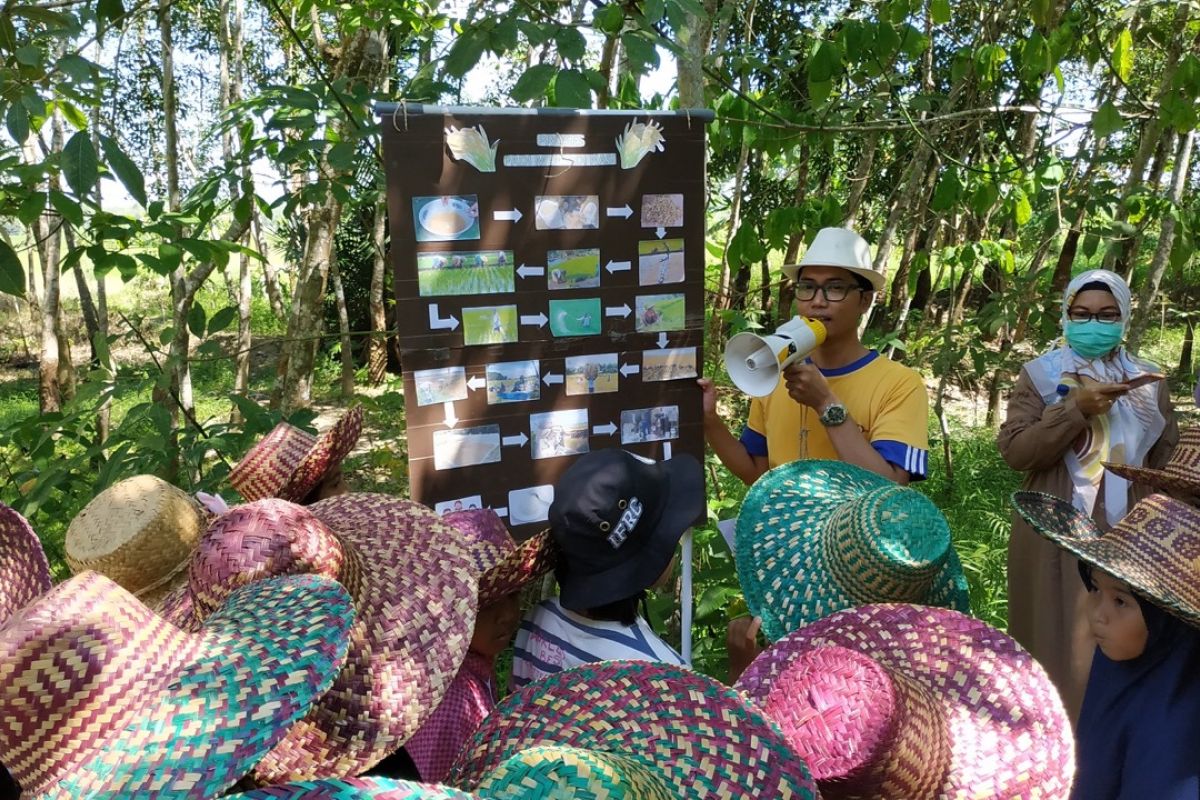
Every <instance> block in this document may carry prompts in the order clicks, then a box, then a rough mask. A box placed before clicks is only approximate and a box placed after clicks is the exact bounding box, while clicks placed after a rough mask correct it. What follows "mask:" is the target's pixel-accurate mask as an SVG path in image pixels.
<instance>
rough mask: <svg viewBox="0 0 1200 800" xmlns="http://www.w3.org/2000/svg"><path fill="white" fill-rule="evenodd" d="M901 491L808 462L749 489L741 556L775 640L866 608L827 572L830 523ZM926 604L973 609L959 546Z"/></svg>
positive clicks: (866, 473)
mask: <svg viewBox="0 0 1200 800" xmlns="http://www.w3.org/2000/svg"><path fill="white" fill-rule="evenodd" d="M798 485H799V486H800V487H801V488H796V487H797V486H798ZM894 486H896V484H895V483H894V482H893V481H890V480H888V479H887V478H885V477H883V476H882V475H877V474H876V473H874V472H871V471H870V470H866V469H862V468H859V467H855V466H854V465H852V464H845V463H843V462H840V461H820V460H815V459H806V460H801V461H793V462H791V463H789V464H784V465H782V466H779V467H776V468H775V469H773V470H771V471H770V472H767V473H766V474H764V475H763V476H762V477H760V478H759V479H758V480H757V481H755V483H754V485H753V486H751V487H750V490H749V491H748V492H747V493H746V497H745V500H743V502H742V510H741V513H740V514H739V516H738V522H737V531H736V536H737V539H736V542H737V547H736V552H735V556H734V559H735V563H736V565H737V571H738V579H739V581H740V582H741V585H742V591H743V593H744V595H745V598H746V605H747V606H748V607H749V609H750V611H751V612H752V613H753V614H754V615H755V616H757V617H760V618H761V619H762V630H763V634H764V635H765V636H766V637H767V638H768V639H778V638H780V637H781V636H783V635H784V634H786V633H788V632H790V631H794V630H796V629H797V628H800V627H803V626H804V625H807V624H809V623H810V622H815V621H816V620H818V619H821V618H822V617H826V616H829V615H830V614H832V613H834V612H835V611H841V610H842V609H845V608H852V607H853V606H857V605H861V604H862V602H861V600H859V599H857V598H854V597H852V596H851V595H849V594H848V593H847V592H846V591H845V590H843V589H842V588H841V587H840V585H839V583H838V581H837V580H836V579H835V577H834V575H833V574H832V573H831V572H830V570H829V568H828V565H827V563H826V560H825V558H824V548H823V541H824V538H825V533H824V530H825V525H826V523H827V522H828V521H829V519H830V517H832V516H833V514H834V513H835V512H836V511H837V510H838V508H839V507H840V506H841V505H843V504H845V503H848V502H850V501H852V500H854V499H855V498H856V497H859V496H861V495H862V494H864V493H866V492H869V491H872V490H875V489H880V488H885V487H894ZM938 519H939V520H940V522H941V525H942V526H943V528H944V530H943V531H940V532H941V533H943V534H944V535H945V536H946V538H947V540H950V529H949V526H948V525H947V524H946V522H945V520H944V518H941V517H940V515H939V516H938ZM871 599H872V601H874V602H891V601H896V600H898V599H900V598H896V597H876V598H871ZM904 599H911V598H904ZM920 602H922V603H923V604H925V605H931V606H942V607H946V608H953V609H955V610H957V611H963V612H967V613H969V612H970V610H971V604H970V596H969V593H968V587H967V579H966V576H965V575H964V574H963V570H962V563H961V562H960V561H959V558H958V554H957V553H956V552H955V550H954V546H953V543H951V544H950V546H949V548H948V549H947V552H946V559H945V563H944V564H943V565H942V567H941V569H940V570H939V572H938V574H937V575H936V576H935V577H934V579H933V581H932V583H931V584H930V589H929V593H928V594H927V595H926V596H925V597H923V598H921V599H920Z"/></svg>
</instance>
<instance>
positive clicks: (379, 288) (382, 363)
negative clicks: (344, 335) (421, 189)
mask: <svg viewBox="0 0 1200 800" xmlns="http://www.w3.org/2000/svg"><path fill="white" fill-rule="evenodd" d="M386 248H387V194H386V193H385V192H384V191H383V188H382V187H381V189H380V193H379V198H378V199H377V200H376V201H375V213H374V220H373V225H372V226H371V338H370V339H368V340H367V359H366V360H367V380H368V381H370V383H371V385H372V386H378V385H379V384H381V383H383V379H384V377H385V376H386V374H387V306H386V304H385V303H384V290H383V287H384V286H385V285H386V279H387V266H388V262H387V250H386Z"/></svg>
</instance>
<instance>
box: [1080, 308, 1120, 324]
mask: <svg viewBox="0 0 1200 800" xmlns="http://www.w3.org/2000/svg"><path fill="white" fill-rule="evenodd" d="M1067 319H1069V320H1071V322H1091V321H1092V320H1096V321H1097V322H1103V323H1104V324H1106V325H1116V324H1117V323H1118V322H1120V321H1121V312H1120V311H1114V310H1105V311H1097V312H1096V313H1094V314H1093V313H1092V312H1091V311H1085V310H1083V309H1077V308H1072V309H1071V310H1069V311H1068V312H1067Z"/></svg>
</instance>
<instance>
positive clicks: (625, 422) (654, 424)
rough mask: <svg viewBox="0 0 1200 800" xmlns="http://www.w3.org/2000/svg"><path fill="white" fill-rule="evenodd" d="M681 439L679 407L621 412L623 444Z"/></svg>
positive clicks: (660, 407) (659, 407)
mask: <svg viewBox="0 0 1200 800" xmlns="http://www.w3.org/2000/svg"><path fill="white" fill-rule="evenodd" d="M678 438H679V406H655V407H653V408H638V409H634V410H633V411H622V412H621V444H639V443H641V442H662V441H666V440H668V439H678Z"/></svg>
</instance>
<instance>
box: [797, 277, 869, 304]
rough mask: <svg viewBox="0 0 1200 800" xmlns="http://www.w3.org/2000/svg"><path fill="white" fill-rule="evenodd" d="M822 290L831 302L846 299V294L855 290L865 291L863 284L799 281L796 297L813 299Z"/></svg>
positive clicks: (798, 298)
mask: <svg viewBox="0 0 1200 800" xmlns="http://www.w3.org/2000/svg"><path fill="white" fill-rule="evenodd" d="M818 290H820V292H821V294H822V295H824V297H825V299H826V300H827V301H828V302H830V303H840V302H841V301H843V300H845V299H846V295H848V294H850V292H853V291H859V292H862V291H865V290H864V289H863V288H862V287H861V286H855V285H854V284H852V283H825V284H820V283H814V282H812V281H797V283H796V289H795V293H796V299H797V300H804V301H808V300H812V299H813V298H814V297H816V296H817V291H818Z"/></svg>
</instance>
